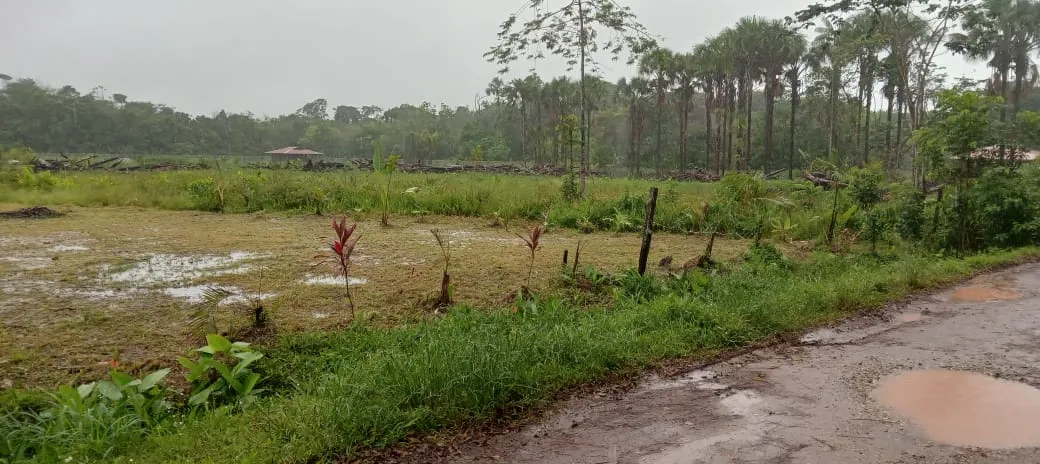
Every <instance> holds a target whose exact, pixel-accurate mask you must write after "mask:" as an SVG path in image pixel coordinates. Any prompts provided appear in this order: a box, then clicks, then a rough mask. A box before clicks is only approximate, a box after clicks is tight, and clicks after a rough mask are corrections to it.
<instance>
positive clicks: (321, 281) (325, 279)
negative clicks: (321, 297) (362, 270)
mask: <svg viewBox="0 0 1040 464" xmlns="http://www.w3.org/2000/svg"><path fill="white" fill-rule="evenodd" d="M303 283H304V284H306V285H343V277H340V276H331V275H323V276H307V278H305V279H303ZM366 283H368V279H366V278H364V277H351V278H350V285H362V284H366Z"/></svg>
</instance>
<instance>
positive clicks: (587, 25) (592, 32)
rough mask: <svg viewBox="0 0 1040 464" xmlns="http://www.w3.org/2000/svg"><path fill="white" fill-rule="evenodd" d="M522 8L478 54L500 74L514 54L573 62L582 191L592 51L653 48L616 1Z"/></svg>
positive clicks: (543, 0)
mask: <svg viewBox="0 0 1040 464" xmlns="http://www.w3.org/2000/svg"><path fill="white" fill-rule="evenodd" d="M522 11H529V12H532V13H533V15H532V17H531V18H530V19H529V20H527V21H525V22H520V19H519V18H518V16H517V14H512V15H510V16H509V18H507V19H506V20H505V21H504V22H503V23H502V25H501V28H500V30H499V33H498V39H499V43H498V44H497V45H495V46H494V47H492V48H491V49H490V50H489V51H488V52H487V53H485V55H484V56H485V58H487V59H488V60H489V61H491V62H494V63H497V64H499V65H501V66H503V68H502V69H501V70H500V71H501V72H502V73H506V72H509V65H510V64H511V63H513V62H515V61H516V60H518V59H520V58H527V59H532V60H533V59H538V58H542V57H543V56H544V51H548V52H549V53H550V54H553V55H557V56H560V57H562V58H563V59H564V60H566V61H567V65H568V68H569V69H573V68H574V67H575V66H577V67H578V70H579V74H578V76H579V81H578V86H579V89H580V105H579V106H580V111H579V112H580V114H581V116H580V119H581V121H580V126H581V127H580V132H581V169H580V170H581V174H580V181H579V182H580V183H579V187H578V189H579V190H578V191H579V194H581V195H584V194H585V178H586V175H587V172H588V159H589V153H588V121H586V120H585V119H586V114H587V113H586V108H585V105H586V104H587V103H588V101H587V99H586V78H587V77H588V76H587V72H586V71H587V69H590V68H591V69H593V70H595V69H596V66H597V63H596V61H595V60H594V57H595V55H596V53H597V52H600V51H604V52H606V53H608V54H610V55H612V56H613V57H615V58H617V57H618V56H620V55H621V54H622V53H623V52H624V51H625V50H626V49H627V50H628V51H630V52H632V56H633V58H634V57H635V56H638V54H640V53H642V52H644V51H646V50H649V49H651V48H653V47H654V41H653V40H652V38H651V37H650V34H649V33H648V32H647V31H646V28H644V27H643V25H642V24H640V23H639V22H638V20H637V19H636V16H635V14H633V13H632V10H631V9H630V8H628V7H624V6H620V5H619V4H618V3H617V1H616V0H563V1H562V2H557V1H553V0H528V1H526V2H525V5H524V7H523V10H522ZM600 31H605V32H607V34H608V35H609V37H607V38H605V39H603V40H600V36H599V33H600ZM630 61H633V62H634V59H631V60H630Z"/></svg>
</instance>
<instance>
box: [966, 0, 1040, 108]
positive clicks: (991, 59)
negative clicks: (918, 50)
mask: <svg viewBox="0 0 1040 464" xmlns="http://www.w3.org/2000/svg"><path fill="white" fill-rule="evenodd" d="M1038 9H1040V6H1038V5H1037V4H1036V3H1034V2H1033V1H1031V0H983V1H982V2H981V3H980V4H978V5H976V6H974V7H973V8H971V9H970V10H968V12H967V13H965V14H964V16H963V18H962V20H961V28H962V29H963V30H964V32H963V33H955V34H950V36H949V38H948V41H947V44H946V46H947V47H948V48H949V49H950V50H953V51H954V52H956V53H960V54H963V55H965V56H966V57H967V58H968V59H970V60H976V61H982V60H986V64H987V65H989V67H991V68H993V70H994V72H995V73H996V76H995V77H997V82H995V83H994V84H995V85H991V86H990V87H991V88H992V89H993V90H996V91H998V92H999V93H998V95H1000V96H1001V97H1003V98H1004V101H1005V102H1008V103H1011V104H1012V107H1013V109H1012V115H1013V117H1014V115H1017V114H1018V111H1019V110H1020V109H1021V101H1022V96H1023V93H1024V89H1025V85H1026V83H1027V82H1029V81H1030V80H1031V79H1032V77H1031V74H1032V71H1033V70H1034V65H1033V62H1032V60H1031V59H1030V55H1031V54H1032V53H1033V52H1035V51H1036V50H1037V48H1038V47H1040V13H1038ZM1012 70H1014V73H1015V83H1014V90H1013V92H1011V93H1010V95H1009V92H1008V90H1009V88H1010V87H1011V86H1010V85H1009V84H1010V75H1011V72H1012ZM1000 116H1001V120H1002V121H1004V120H1006V119H1007V107H1006V106H1005V108H1004V109H1003V110H1002V111H1001V115H1000Z"/></svg>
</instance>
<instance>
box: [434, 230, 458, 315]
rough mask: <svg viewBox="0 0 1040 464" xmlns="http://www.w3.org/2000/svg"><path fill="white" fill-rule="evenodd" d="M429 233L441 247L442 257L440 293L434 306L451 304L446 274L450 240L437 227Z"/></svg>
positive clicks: (449, 286)
mask: <svg viewBox="0 0 1040 464" xmlns="http://www.w3.org/2000/svg"><path fill="white" fill-rule="evenodd" d="M430 233H431V234H433V238H434V239H436V240H437V246H439V247H440V248H441V256H442V257H443V258H444V270H443V272H442V273H441V294H440V296H439V297H438V298H437V301H436V302H435V303H434V307H435V308H443V307H446V306H451V304H452V303H453V301H452V297H451V294H452V291H451V275H450V274H448V267H449V266H450V265H451V242H450V241H448V238H447V237H445V236H444V235H443V234H441V231H440V230H438V229H433V230H431V231H430Z"/></svg>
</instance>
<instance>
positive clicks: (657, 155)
mask: <svg viewBox="0 0 1040 464" xmlns="http://www.w3.org/2000/svg"><path fill="white" fill-rule="evenodd" d="M674 57H675V53H674V52H672V51H671V50H668V49H667V48H656V49H654V50H652V51H650V52H649V53H647V54H646V55H643V57H642V58H641V59H640V60H639V72H640V73H641V74H643V75H645V76H647V77H648V78H649V80H650V83H651V85H653V87H654V95H655V96H656V97H657V141H656V143H655V145H654V170H655V171H656V173H657V175H659V176H660V175H661V172H662V171H661V151H662V150H663V149H664V146H663V145H662V143H661V135H662V129H663V124H664V107H665V103H666V102H667V96H668V88H669V87H671V80H670V79H669V77H670V75H671V66H672V62H673V61H674Z"/></svg>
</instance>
